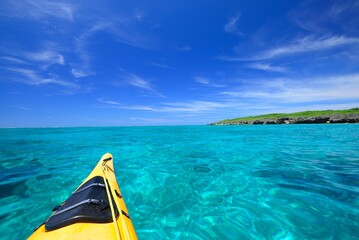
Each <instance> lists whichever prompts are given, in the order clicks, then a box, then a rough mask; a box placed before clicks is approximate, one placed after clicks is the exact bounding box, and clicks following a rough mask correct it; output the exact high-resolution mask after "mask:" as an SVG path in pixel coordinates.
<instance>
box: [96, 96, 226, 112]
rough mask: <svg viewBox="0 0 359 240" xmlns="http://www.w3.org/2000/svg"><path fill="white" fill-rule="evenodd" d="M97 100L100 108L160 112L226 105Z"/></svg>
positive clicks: (205, 108)
mask: <svg viewBox="0 0 359 240" xmlns="http://www.w3.org/2000/svg"><path fill="white" fill-rule="evenodd" d="M97 101H98V102H100V103H102V104H104V105H101V106H98V107H100V108H117V109H127V110H141V111H151V112H162V113H177V112H187V113H201V112H207V111H213V110H215V109H218V108H223V107H227V105H226V104H224V103H219V102H210V101H187V102H164V103H160V104H157V105H156V106H140V105H126V104H122V103H119V102H117V101H112V100H104V99H102V98H99V99H97Z"/></svg>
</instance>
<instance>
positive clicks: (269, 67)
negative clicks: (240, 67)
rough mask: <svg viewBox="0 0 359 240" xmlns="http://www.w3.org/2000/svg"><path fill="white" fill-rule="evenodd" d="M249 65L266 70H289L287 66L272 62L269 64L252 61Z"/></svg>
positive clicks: (280, 71)
mask: <svg viewBox="0 0 359 240" xmlns="http://www.w3.org/2000/svg"><path fill="white" fill-rule="evenodd" d="M247 67H249V68H252V69H257V70H261V71H265V72H279V73H284V72H287V71H288V70H287V68H285V67H281V66H273V65H270V64H267V63H252V64H248V65H247Z"/></svg>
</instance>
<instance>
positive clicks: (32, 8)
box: [0, 0, 76, 21]
mask: <svg viewBox="0 0 359 240" xmlns="http://www.w3.org/2000/svg"><path fill="white" fill-rule="evenodd" d="M2 6H3V7H4V8H3V9H4V11H1V12H0V14H1V15H6V16H8V17H16V18H31V19H41V18H43V17H48V16H52V17H57V18H61V19H65V20H69V21H72V20H73V18H74V12H75V11H76V7H75V6H74V4H73V3H68V2H58V1H57V2H54V1H47V0H23V1H21V2H19V1H11V0H5V2H3V3H2Z"/></svg>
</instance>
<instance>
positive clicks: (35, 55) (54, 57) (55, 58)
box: [20, 50, 65, 66]
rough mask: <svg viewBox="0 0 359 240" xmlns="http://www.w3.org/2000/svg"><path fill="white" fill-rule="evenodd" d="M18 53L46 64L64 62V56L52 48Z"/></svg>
mask: <svg viewBox="0 0 359 240" xmlns="http://www.w3.org/2000/svg"><path fill="white" fill-rule="evenodd" d="M20 54H21V55H22V56H23V57H24V58H26V59H28V60H29V61H31V62H41V63H44V64H45V65H47V66H48V65H52V64H60V65H64V64H65V59H64V56H63V55H61V54H59V53H58V52H56V51H53V50H44V51H39V52H22V53H20Z"/></svg>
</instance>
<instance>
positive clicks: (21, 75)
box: [0, 66, 79, 88]
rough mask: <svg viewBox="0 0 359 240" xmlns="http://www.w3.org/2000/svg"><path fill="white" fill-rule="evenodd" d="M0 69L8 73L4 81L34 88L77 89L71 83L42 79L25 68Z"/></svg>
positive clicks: (51, 78) (34, 72)
mask: <svg viewBox="0 0 359 240" xmlns="http://www.w3.org/2000/svg"><path fill="white" fill-rule="evenodd" d="M0 69H2V70H5V71H6V72H8V73H10V74H11V75H10V77H7V78H6V79H8V80H11V81H14V82H19V83H23V84H27V85H34V86H39V85H48V84H55V85H59V86H63V87H68V88H79V86H78V85H77V84H75V83H73V82H70V81H65V80H61V79H57V78H54V77H42V76H41V75H40V74H39V73H38V72H36V71H34V70H31V69H27V68H19V67H2V66H0Z"/></svg>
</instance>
